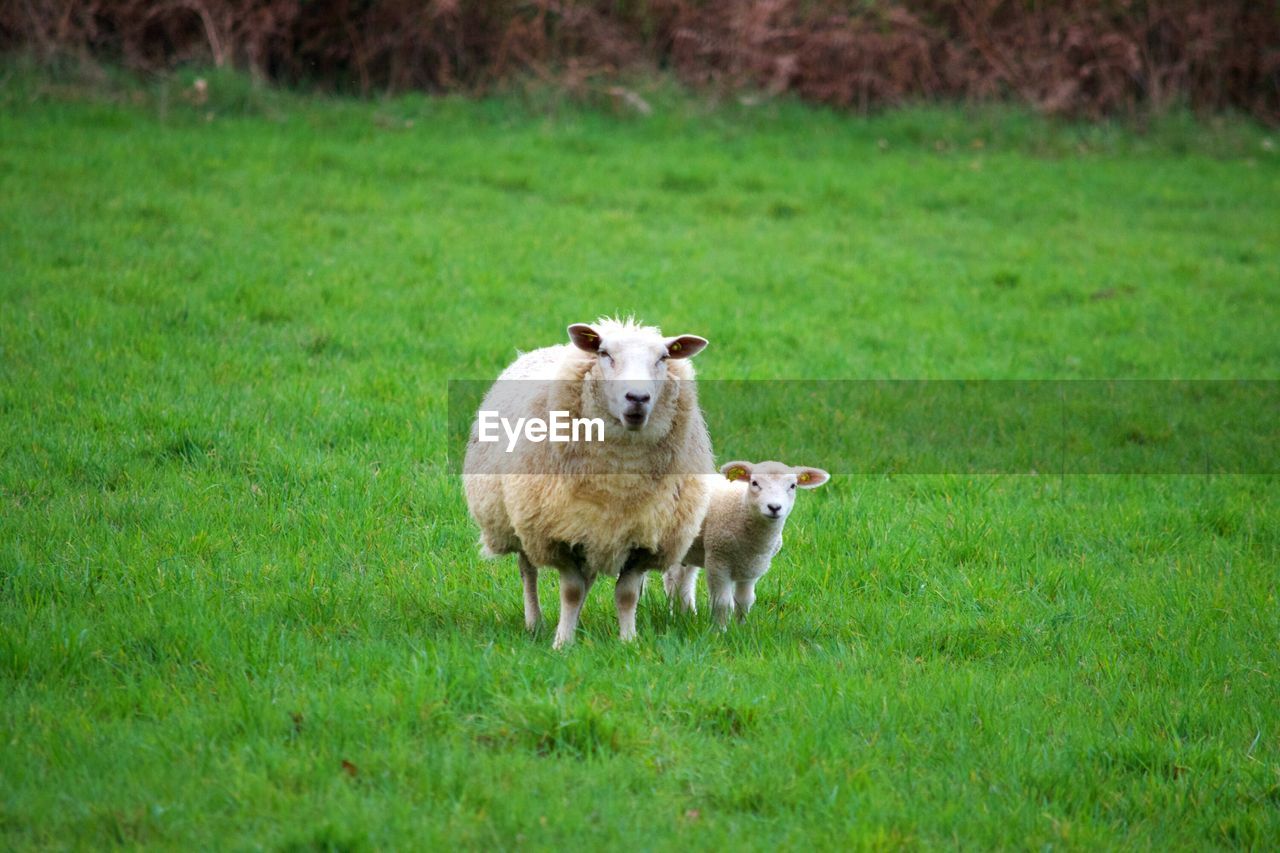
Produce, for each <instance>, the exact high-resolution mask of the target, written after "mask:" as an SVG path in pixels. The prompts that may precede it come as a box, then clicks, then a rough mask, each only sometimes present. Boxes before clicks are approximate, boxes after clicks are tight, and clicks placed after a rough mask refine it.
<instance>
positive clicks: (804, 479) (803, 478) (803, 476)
mask: <svg viewBox="0 0 1280 853" xmlns="http://www.w3.org/2000/svg"><path fill="white" fill-rule="evenodd" d="M809 479H810V478H809V472H808V471H806V472H805V473H803V474H801V475H800V482H802V483H807V482H809Z"/></svg>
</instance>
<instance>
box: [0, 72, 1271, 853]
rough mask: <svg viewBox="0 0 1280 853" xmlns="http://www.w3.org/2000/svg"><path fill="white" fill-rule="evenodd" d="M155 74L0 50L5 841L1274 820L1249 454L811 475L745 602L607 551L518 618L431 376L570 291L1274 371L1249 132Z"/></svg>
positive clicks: (723, 334)
mask: <svg viewBox="0 0 1280 853" xmlns="http://www.w3.org/2000/svg"><path fill="white" fill-rule="evenodd" d="M185 82H187V81H182V80H173V81H162V82H159V83H151V84H145V85H144V84H136V85H135V84H130V85H124V84H118V83H114V84H102V85H98V86H95V87H89V88H84V87H80V86H75V85H70V84H67V83H66V82H58V81H56V80H53V79H45V78H42V77H39V76H36V75H32V74H31V73H29V72H26V71H24V70H22V69H20V68H19V69H16V70H10V71H9V72H8V73H7V74H0V423H2V427H0V737H2V738H3V748H0V847H3V848H5V849H52V848H57V849H63V848H95V849H96V848H101V847H106V846H112V845H121V846H128V847H146V848H158V849H166V848H169V849H179V848H181V849H245V848H250V849H257V848H264V849H289V850H310V849H333V850H361V849H385V848H431V847H442V846H445V845H452V846H458V847H464V848H486V849H489V848H498V849H512V848H521V847H529V848H552V847H560V848H563V849H578V848H602V847H622V846H624V845H625V846H627V847H629V848H633V849H657V850H668V849H677V848H678V849H723V848H724V847H725V846H726V845H734V846H739V847H746V848H760V849H772V848H777V847H782V848H792V849H806V848H810V847H820V848H835V849H846V848H854V849H862V848H870V849H898V848H907V849H913V848H931V847H939V846H960V847H1002V848H1032V847H1035V848H1043V849H1116V848H1137V849H1144V848H1145V849H1152V848H1157V849H1167V848H1175V849H1176V848H1182V849H1203V848H1216V847H1222V848H1255V849H1264V848H1268V847H1274V846H1275V844H1276V842H1277V839H1280V601H1277V579H1278V577H1280V568H1278V567H1280V526H1278V525H1280V482H1278V481H1277V477H1276V476H1274V475H1223V476H1203V475H1199V476H1197V475H1162V476H1137V475H1110V476H1083V475H1072V474H1071V473H1069V472H1068V473H1067V474H1066V475H1065V476H1063V475H1054V476H1045V475H1030V474H1019V475H1014V474H1007V475H990V476H985V475H984V476H978V475H964V474H936V475H921V474H911V473H909V472H908V473H899V474H893V475H874V476H873V475H851V474H845V475H843V476H842V475H841V474H842V472H840V471H838V470H837V471H835V472H834V473H835V474H836V475H837V476H836V477H835V479H834V480H833V482H832V483H831V484H830V485H829V486H827V487H825V488H823V489H821V490H819V491H817V492H814V493H812V494H804V495H801V496H800V499H799V500H798V501H797V507H796V511H795V514H794V515H793V517H792V519H791V521H790V522H789V523H788V528H787V545H786V548H785V549H784V551H783V552H782V554H781V555H780V556H779V558H778V559H777V560H776V561H775V563H774V568H773V571H772V572H771V573H770V574H769V575H768V576H767V577H766V578H765V579H764V580H763V581H762V582H761V584H760V586H759V589H758V593H759V596H760V598H759V601H758V603H757V605H756V610H755V611H754V612H753V613H752V618H751V620H750V622H749V623H748V624H747V625H745V626H738V627H734V628H733V629H732V630H730V631H729V632H728V633H727V634H720V633H718V632H716V631H714V630H712V629H711V626H710V619H709V617H708V616H706V615H705V613H704V614H703V615H702V616H701V617H700V618H693V619H689V618H683V617H673V616H670V615H668V613H667V610H666V606H665V603H664V600H663V596H662V591H661V586H660V584H652V583H651V584H650V585H649V588H648V590H647V591H646V595H645V598H644V600H643V601H642V603H641V607H640V622H639V627H640V635H641V636H640V640H639V641H638V642H636V643H634V644H631V645H626V646H624V645H621V644H620V643H619V642H618V641H617V640H616V638H615V631H616V620H615V616H614V607H613V601H612V593H611V583H610V582H609V581H607V580H606V581H602V582H601V583H600V584H598V585H597V587H596V588H595V589H594V590H593V592H592V594H591V596H590V598H589V599H588V601H587V604H586V607H585V609H584V611H583V627H582V630H581V631H580V635H579V640H578V643H577V645H576V646H575V647H573V648H572V649H571V650H569V651H568V652H567V653H556V652H553V651H552V650H551V648H550V645H551V630H550V629H546V630H544V631H543V633H541V634H540V635H538V636H534V637H530V636H527V635H526V634H525V632H524V630H523V625H522V610H521V604H520V587H519V578H518V574H517V571H516V567H515V564H514V560H512V559H510V558H508V559H507V560H504V561H498V562H486V561H483V560H481V559H480V557H479V554H478V550H477V547H476V537H477V532H476V530H475V528H474V526H473V524H472V523H471V521H470V519H469V518H468V516H467V513H466V509H465V506H464V504H463V500H462V495H461V489H460V484H459V482H458V480H457V477H456V476H454V475H453V474H451V473H450V470H449V466H448V464H447V461H446V453H447V447H446V433H447V430H446V411H445V409H446V405H445V403H446V399H447V383H448V381H449V380H450V379H485V378H489V377H492V376H495V375H496V374H497V373H498V371H499V370H500V369H501V368H502V367H503V366H504V365H505V364H506V363H508V362H509V361H510V360H511V359H512V358H513V357H514V354H515V351H516V349H517V348H519V349H521V350H528V349H532V348H534V347H537V346H541V345H545V344H549V343H557V342H561V341H562V340H563V339H564V328H565V326H566V325H567V324H568V323H570V322H575V321H590V320H591V319H593V318H594V317H596V316H598V315H600V314H605V313H615V312H621V313H624V314H625V313H634V314H636V315H637V316H639V317H641V318H644V319H645V320H647V321H649V322H652V323H657V324H659V325H661V326H662V327H663V329H664V330H665V331H667V332H668V333H679V332H690V333H696V334H701V335H703V336H705V337H707V338H708V339H709V340H710V341H711V346H710V347H709V348H708V349H707V351H706V352H705V353H703V354H702V355H700V356H699V357H698V361H697V366H698V369H699V375H700V377H701V378H703V379H708V380H711V379H775V378H776V379H785V378H791V379H878V378H903V379H915V378H963V379H1037V378H1038V379H1046V378H1048V379H1072V378H1193V379H1211V378H1219V379H1230V378H1251V379H1269V380H1276V379H1280V334H1277V329H1278V328H1280V151H1277V148H1278V147H1280V134H1276V133H1274V132H1271V133H1269V132H1267V131H1265V130H1263V129H1260V128H1257V127H1255V126H1252V125H1249V124H1246V123H1242V122H1239V121H1235V120H1230V119H1227V120H1214V121H1208V122H1203V123H1202V122H1199V121H1196V120H1193V119H1190V118H1186V117H1177V116H1174V117H1171V118H1169V119H1165V120H1162V121H1159V122H1156V123H1154V124H1153V125H1152V126H1151V127H1148V128H1146V129H1145V130H1144V131H1142V132H1139V131H1137V130H1133V129H1125V128H1119V127H1114V126H1092V127H1089V126H1075V125H1064V124H1055V123H1050V122H1047V121H1044V120H1041V119H1037V118H1034V117H1030V116H1027V115H1024V114H1021V113H1016V112H1010V111H1003V110H982V111H972V112H966V111H961V110H959V109H928V108H918V109H910V110H904V111H901V112H895V113H889V114H885V115H882V116H879V117H874V118H871V119H865V118H855V117H842V116H839V115H836V114H833V113H829V112H824V111H818V110H812V109H808V108H804V107H801V106H796V105H791V104H776V103H765V104H762V105H759V106H755V107H749V106H743V105H741V104H738V103H736V102H730V103H721V104H710V103H707V102H704V101H702V100H698V99H694V98H691V97H687V96H681V95H679V94H677V93H674V92H672V91H670V90H668V89H665V88H662V87H658V88H657V89H656V90H655V91H651V92H646V93H645V94H646V97H649V98H650V99H651V100H652V102H653V104H654V108H655V110H654V115H653V116H650V117H648V118H642V117H638V116H633V115H628V114H620V113H617V112H615V111H613V110H612V109H610V108H609V107H608V106H607V105H606V104H596V105H590V104H588V105H575V104H570V103H567V102H564V101H562V100H559V99H557V98H555V97H552V96H544V97H534V96H528V97H517V96H505V97H495V98H490V99H486V100H480V101H475V102H466V101H461V100H454V99H439V100H437V99H430V98H425V97H405V98H398V99H394V100H387V101H379V102H375V103H360V102H355V101H348V100H343V99H338V98H332V99H324V98H319V97H303V96H294V95H286V94H281V93H273V92H266V91H260V90H257V89H255V88H253V87H252V86H251V85H249V84H247V83H246V82H244V81H242V80H239V79H238V78H234V77H228V76H221V75H219V76H215V77H214V78H212V80H211V83H210V91H209V100H208V102H207V103H200V104H198V105H197V104H194V103H192V101H194V100H198V99H199V98H198V97H197V96H195V95H193V94H192V91H191V90H189V89H188V88H187V87H186V86H185ZM740 405H741V406H742V411H743V412H744V413H746V412H748V411H749V410H750V407H751V401H750V400H749V399H747V400H742V401H741V402H740ZM713 439H714V441H715V443H716V452H717V458H718V460H720V461H723V460H727V459H730V458H737V457H745V458H753V459H760V458H769V457H770V456H771V453H770V448H769V447H766V446H749V447H748V446H739V445H738V444H735V441H734V436H733V435H732V434H719V433H718V434H715V435H713ZM830 441H831V442H832V443H833V444H843V443H852V442H857V441H859V436H858V435H856V434H850V432H848V431H846V432H844V433H842V432H841V431H840V430H836V429H833V430H832V432H831V435H830ZM788 461H793V462H797V463H806V464H813V465H822V464H823V463H824V460H823V459H822V458H813V459H803V460H788ZM542 594H543V606H544V609H545V611H546V614H547V616H548V618H549V619H551V620H552V622H553V624H554V619H555V615H556V612H557V610H558V603H557V601H558V599H557V595H556V583H555V581H554V579H553V578H550V577H549V578H547V580H545V581H544V583H543V584H542Z"/></svg>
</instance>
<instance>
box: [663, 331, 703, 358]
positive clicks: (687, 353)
mask: <svg viewBox="0 0 1280 853" xmlns="http://www.w3.org/2000/svg"><path fill="white" fill-rule="evenodd" d="M706 345H707V339H706V338H700V337H698V336H697V335H679V336H677V337H674V338H667V358H693V357H694V356H695V355H697V354H698V353H700V352H702V350H703V348H705V347H706Z"/></svg>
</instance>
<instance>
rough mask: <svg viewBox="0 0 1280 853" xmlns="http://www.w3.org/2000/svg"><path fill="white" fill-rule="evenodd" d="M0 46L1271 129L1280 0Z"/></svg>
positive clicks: (434, 7)
mask: <svg viewBox="0 0 1280 853" xmlns="http://www.w3.org/2000/svg"><path fill="white" fill-rule="evenodd" d="M0 46H3V47H7V48H15V47H25V48H27V49H29V50H33V51H35V52H36V53H37V54H39V55H41V56H44V57H54V56H58V55H66V54H71V55H79V56H84V57H97V58H103V59H107V60H110V61H116V62H120V63H123V64H124V65H126V66H128V67H131V68H138V69H160V68H166V67H172V66H173V65H175V64H178V63H182V62H186V61H191V60H197V61H205V62H213V63H214V64H216V65H227V64H231V65H236V66H239V67H244V68H247V69H249V70H250V71H251V72H252V73H254V74H255V75H257V76H260V77H263V78H269V79H273V80H278V81H281V82H284V83H321V84H327V85H343V86H354V87H357V88H358V89H359V90H361V91H363V92H370V91H373V90H386V91H398V90H405V89H425V90H429V91H452V90H463V91H476V90H480V89H483V88H484V87H486V86H489V85H491V84H493V83H495V82H496V81H500V80H503V79H506V78H509V77H511V76H513V75H528V74H532V75H535V76H537V77H541V78H544V79H548V80H554V81H556V82H557V83H559V84H562V85H565V86H567V87H568V88H570V89H575V88H581V87H583V86H584V85H585V84H586V82H587V81H589V80H591V79H593V78H598V77H611V76H614V75H617V74H618V73H620V72H627V71H634V70H637V69H653V68H663V69H671V70H674V71H675V73H676V74H678V75H679V76H680V78H681V79H683V80H685V81H687V82H689V83H693V84H698V85H711V86H717V87H722V88H728V89H737V88H743V87H749V88H755V89H761V90H764V91H767V92H771V93H782V92H793V93H796V94H798V95H799V96H800V97H803V98H806V99H810V100H814V101H818V102H821V103H827V104H833V105H837V106H841V107H847V108H853V109H858V110H869V109H872V108H875V107H878V106H881V105H889V104H900V103H903V102H907V101H913V100H923V99H939V98H941V99H948V100H967V101H980V100H992V99H1016V100H1020V101H1023V102H1026V103H1028V104H1031V105H1033V106H1034V107H1036V108H1037V109H1039V110H1042V111H1045V112H1049V113H1063V114H1070V115H1077V116H1085V117H1098V116H1102V115H1107V114H1133V113H1137V112H1140V111H1158V110H1162V109H1165V108H1167V107H1168V106H1169V105H1171V104H1173V103H1176V102H1183V103H1187V104H1189V105H1191V106H1193V107H1195V108H1197V109H1202V110H1220V109H1225V108H1237V109H1242V110H1246V111H1248V112H1250V113H1252V114H1253V115H1255V116H1258V117H1260V118H1263V119H1265V120H1268V121H1276V120H1278V119H1280V7H1278V6H1277V5H1276V4H1274V3H1259V2H1250V0H1165V2H1159V0H1148V1H1147V2H1143V0H1092V2H1091V1H1090V0H1045V2H1028V0H959V2H943V0H863V2H858V0H474V2H473V1H472V0H430V2H421V1H420V0H11V2H9V3H4V4H0Z"/></svg>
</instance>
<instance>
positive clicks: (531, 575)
mask: <svg viewBox="0 0 1280 853" xmlns="http://www.w3.org/2000/svg"><path fill="white" fill-rule="evenodd" d="M518 560H519V563H520V580H521V581H522V582H523V583H524V627H526V628H528V629H529V630H530V631H536V630H538V626H539V625H541V624H542V607H541V606H540V605H539V604H538V567H537V566H535V565H534V564H533V563H531V562H529V558H528V557H526V556H525V555H524V552H523V551H521V552H520V556H519V558H518Z"/></svg>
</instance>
